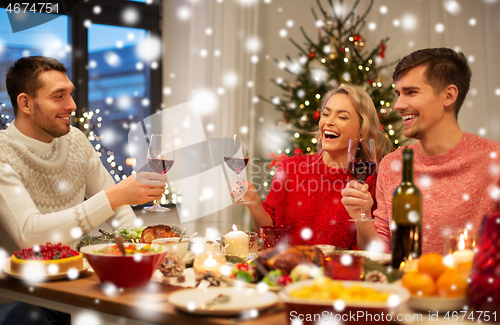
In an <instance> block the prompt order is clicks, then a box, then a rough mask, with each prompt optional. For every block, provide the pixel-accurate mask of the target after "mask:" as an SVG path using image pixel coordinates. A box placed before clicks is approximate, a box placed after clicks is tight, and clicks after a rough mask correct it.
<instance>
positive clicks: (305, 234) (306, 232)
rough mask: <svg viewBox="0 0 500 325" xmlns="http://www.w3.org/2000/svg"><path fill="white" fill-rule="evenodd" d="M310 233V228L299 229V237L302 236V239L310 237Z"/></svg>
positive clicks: (311, 233)
mask: <svg viewBox="0 0 500 325" xmlns="http://www.w3.org/2000/svg"><path fill="white" fill-rule="evenodd" d="M312 235H313V232H312V230H311V228H303V229H302V230H301V231H300V237H302V239H304V240H309V239H311V237H312Z"/></svg>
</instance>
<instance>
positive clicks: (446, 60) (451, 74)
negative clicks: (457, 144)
mask: <svg viewBox="0 0 500 325" xmlns="http://www.w3.org/2000/svg"><path fill="white" fill-rule="evenodd" d="M422 65H425V66H427V69H426V70H425V79H426V80H425V82H427V83H428V84H429V85H431V86H432V89H433V90H434V93H435V94H436V95H438V94H439V93H440V92H441V91H442V90H443V89H444V88H445V87H447V86H449V85H455V86H457V88H458V95H457V100H456V101H455V107H454V108H455V117H458V112H459V111H460V108H461V107H462V104H463V103H464V100H465V97H466V96H467V92H469V87H470V80H471V77H472V72H471V70H470V67H469V64H468V63H467V58H466V57H465V55H464V54H463V53H462V52H456V51H454V50H452V49H448V48H432V49H423V50H418V51H415V52H413V53H411V54H409V55H407V56H405V57H404V58H403V59H402V60H401V61H400V62H399V63H398V65H397V66H396V69H395V70H394V73H393V75H392V79H394V82H396V81H398V79H399V78H400V77H401V76H402V75H403V74H405V73H406V72H408V71H409V70H411V69H413V68H415V67H417V66H422Z"/></svg>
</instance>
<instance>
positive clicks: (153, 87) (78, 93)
mask: <svg viewBox="0 0 500 325" xmlns="http://www.w3.org/2000/svg"><path fill="white" fill-rule="evenodd" d="M58 2H59V1H58ZM96 5H98V6H100V7H101V12H100V13H99V14H95V13H94V12H93V8H94V6H96ZM0 8H7V4H5V3H4V2H3V1H0ZM125 8H133V9H135V10H137V11H139V12H140V13H141V16H140V17H141V19H140V20H139V21H138V22H137V23H136V24H126V23H124V22H123V21H122V20H121V19H120V14H119V13H120V12H121V11H123V10H124V9H125ZM59 15H65V16H68V28H69V29H70V30H69V32H68V37H69V40H68V44H70V45H71V47H72V48H73V51H72V55H71V64H72V68H71V79H72V80H73V83H74V84H75V87H76V89H75V92H74V100H75V102H76V106H77V110H76V112H75V113H76V115H77V116H81V115H82V114H83V113H84V112H85V111H87V110H88V108H89V99H88V95H89V87H88V83H89V75H88V69H87V66H88V60H89V53H88V34H87V33H88V31H87V28H86V27H84V22H85V20H87V19H88V20H90V21H91V22H92V23H94V24H101V25H109V26H119V27H131V28H140V29H145V30H146V31H148V32H150V33H151V36H152V37H158V38H160V39H161V25H162V0H152V3H150V4H146V3H141V2H135V1H125V0H106V1H102V0H85V1H82V0H80V1H79V2H78V4H77V5H76V6H75V8H73V9H72V10H70V11H69V12H67V13H65V14H59ZM75 49H76V50H75ZM157 63H158V67H157V68H156V69H149V71H150V75H149V80H150V87H149V89H148V93H147V95H148V96H149V98H150V109H151V114H154V113H156V112H158V111H159V110H161V103H162V66H163V64H162V58H160V59H159V60H158V62H157ZM74 126H75V127H78V128H80V129H83V128H82V126H81V125H80V122H76V123H75V124H74Z"/></svg>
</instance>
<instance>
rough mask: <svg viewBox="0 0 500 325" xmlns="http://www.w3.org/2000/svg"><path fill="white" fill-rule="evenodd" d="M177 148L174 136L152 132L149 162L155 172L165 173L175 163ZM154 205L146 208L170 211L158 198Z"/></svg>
mask: <svg viewBox="0 0 500 325" xmlns="http://www.w3.org/2000/svg"><path fill="white" fill-rule="evenodd" d="M174 160H175V150H174V137H172V136H167V135H162V134H152V135H151V140H150V142H149V148H148V164H149V167H150V168H151V170H152V171H153V172H154V173H158V174H162V175H165V174H166V173H167V172H168V171H169V170H170V168H172V166H173V165H174ZM153 203H154V204H153V206H150V207H144V209H145V210H148V211H154V212H166V211H170V209H169V208H165V207H162V206H160V205H159V204H158V200H154V202H153Z"/></svg>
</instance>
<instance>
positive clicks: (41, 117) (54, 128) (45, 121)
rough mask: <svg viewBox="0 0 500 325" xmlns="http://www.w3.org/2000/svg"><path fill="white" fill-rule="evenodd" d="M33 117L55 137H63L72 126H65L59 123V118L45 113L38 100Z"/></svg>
mask: <svg viewBox="0 0 500 325" xmlns="http://www.w3.org/2000/svg"><path fill="white" fill-rule="evenodd" d="M33 117H34V123H35V125H36V126H37V127H39V128H40V129H42V130H43V131H45V132H46V133H47V134H49V135H50V136H51V137H53V138H59V137H62V136H63V135H66V134H68V133H69V131H70V128H71V126H70V125H69V124H68V125H64V126H61V125H59V124H58V123H57V121H56V120H55V119H57V118H55V117H54V118H52V117H49V116H47V115H46V114H44V113H43V112H42V110H41V109H40V106H39V105H38V103H37V102H36V101H35V105H34V116H33Z"/></svg>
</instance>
